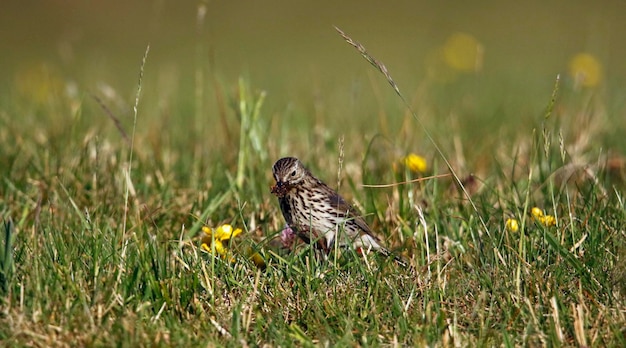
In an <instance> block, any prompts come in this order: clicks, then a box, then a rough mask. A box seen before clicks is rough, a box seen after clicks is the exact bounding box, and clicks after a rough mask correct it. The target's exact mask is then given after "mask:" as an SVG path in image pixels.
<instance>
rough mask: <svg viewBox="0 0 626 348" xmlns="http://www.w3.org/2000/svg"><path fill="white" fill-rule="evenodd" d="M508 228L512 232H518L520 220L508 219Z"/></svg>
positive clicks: (506, 224)
mask: <svg viewBox="0 0 626 348" xmlns="http://www.w3.org/2000/svg"><path fill="white" fill-rule="evenodd" d="M505 226H506V229H507V230H509V231H511V232H517V231H518V230H519V222H518V221H517V219H506V223H505Z"/></svg>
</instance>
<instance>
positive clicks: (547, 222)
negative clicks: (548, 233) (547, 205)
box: [530, 207, 556, 227]
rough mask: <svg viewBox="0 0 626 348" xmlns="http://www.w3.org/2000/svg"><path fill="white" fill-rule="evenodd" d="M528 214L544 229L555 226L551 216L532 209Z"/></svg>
mask: <svg viewBox="0 0 626 348" xmlns="http://www.w3.org/2000/svg"><path fill="white" fill-rule="evenodd" d="M530 213H531V215H532V216H533V218H535V220H536V221H538V222H539V223H540V224H542V225H544V226H546V227H550V226H556V218H555V217H554V216H552V215H546V214H544V213H543V210H541V209H539V208H537V207H534V208H532V209H531V210H530Z"/></svg>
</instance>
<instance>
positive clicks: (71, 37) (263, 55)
mask: <svg viewBox="0 0 626 348" xmlns="http://www.w3.org/2000/svg"><path fill="white" fill-rule="evenodd" d="M625 10H626V6H625V5H624V4H623V3H622V2H620V1H599V2H589V1H548V2H546V1H528V2H510V1H473V2H461V1H440V2H423V1H393V2H389V3H383V2H380V1H340V2H338V1H315V2H299V1H295V2H294V1H204V2H202V1H119V0H114V1H3V2H2V4H1V5H0V50H1V52H2V57H1V58H0V59H1V61H2V64H1V65H0V76H3V78H2V85H1V86H0V87H1V88H2V90H3V93H2V94H3V95H4V96H5V97H4V98H9V99H10V101H11V103H14V102H15V101H20V102H21V103H22V104H25V105H31V106H32V105H33V104H36V103H38V102H42V103H43V101H42V100H46V98H47V97H46V95H49V94H50V91H51V90H52V91H54V93H62V94H65V93H74V94H76V95H78V96H83V97H84V96H85V95H88V94H94V95H97V96H99V97H101V98H103V99H104V101H105V103H106V104H107V105H109V107H111V108H112V109H113V111H114V112H116V113H120V114H122V115H124V114H129V113H130V112H129V107H128V106H129V105H132V103H133V101H134V94H135V90H136V86H137V76H138V71H139V67H140V63H141V57H142V55H143V53H144V50H145V48H146V46H147V45H148V44H149V45H150V47H151V50H150V54H149V56H148V60H147V64H146V68H145V81H144V86H143V88H144V94H145V97H144V99H143V100H142V111H143V114H144V116H143V117H141V118H140V128H141V125H143V123H142V122H149V121H146V120H151V119H154V117H157V116H159V115H161V116H162V115H163V113H164V111H163V110H168V111H167V113H168V114H169V116H168V117H169V120H170V122H171V121H172V120H177V119H180V120H185V117H190V115H194V114H195V115H196V116H195V117H196V120H195V121H194V123H193V124H194V125H195V126H196V127H206V128H204V129H202V131H203V132H210V131H211V129H212V128H211V125H212V124H215V122H216V121H217V119H218V118H217V117H218V116H217V114H218V113H219V105H218V104H219V103H218V102H217V101H216V98H217V97H216V95H217V94H220V93H223V94H225V95H232V94H233V93H234V92H235V91H236V84H237V82H236V81H237V78H238V77H240V76H243V77H245V78H247V79H249V81H250V85H251V86H252V88H253V89H254V90H264V91H266V92H267V93H268V97H267V100H266V103H265V105H264V109H263V110H264V114H265V115H280V118H279V120H284V121H286V122H287V123H289V122H292V121H293V122H294V123H298V122H300V121H303V120H307V119H308V120H310V121H307V124H309V125H310V124H313V123H314V124H323V125H324V127H326V128H328V129H331V130H333V129H334V131H333V135H335V134H340V133H341V132H342V129H341V128H342V126H343V124H339V125H338V127H337V126H335V125H336V121H344V120H345V121H350V122H351V124H352V125H354V127H355V129H356V130H358V131H363V130H365V131H369V133H370V134H374V133H379V132H382V133H387V135H390V136H395V135H396V134H397V132H399V129H401V128H402V127H403V117H402V115H403V114H404V113H405V110H404V109H403V108H402V106H401V105H400V102H399V100H398V98H397V97H396V96H394V95H393V91H392V90H391V89H390V88H388V86H386V82H385V81H384V78H382V77H381V76H380V75H379V74H378V73H376V72H375V70H374V69H372V68H371V67H370V66H369V65H368V64H367V63H366V62H365V61H364V60H363V59H361V58H360V57H359V55H358V53H357V52H356V51H355V50H354V49H353V48H351V47H350V46H348V45H347V44H346V43H345V42H344V41H343V40H342V39H341V37H340V36H339V35H338V34H337V33H336V32H335V30H334V29H333V25H336V26H338V27H340V28H341V29H343V30H344V31H345V32H346V33H347V34H348V35H350V36H351V37H352V38H354V39H355V40H357V41H359V42H360V43H362V44H363V45H364V46H365V47H366V48H367V49H368V51H369V52H370V53H371V54H372V55H374V56H375V57H376V58H377V59H379V60H381V61H382V62H383V63H384V64H385V65H386V66H387V68H388V69H389V71H390V73H391V75H392V76H393V77H394V79H395V80H396V82H397V83H398V85H399V87H400V89H401V90H402V91H403V93H404V94H405V95H406V96H407V98H408V99H410V101H411V103H412V104H413V105H414V106H415V108H416V109H417V111H418V113H419V114H420V117H422V118H424V120H425V122H426V124H427V125H429V126H433V125H437V124H439V123H441V122H444V124H443V125H444V127H443V128H444V130H443V131H442V132H445V128H446V127H448V126H449V124H447V123H445V122H447V121H442V120H449V119H450V116H451V115H455V116H457V117H458V118H459V120H457V121H454V122H458V123H459V128H460V129H466V130H467V131H468V132H477V133H478V134H477V135H481V134H482V133H485V134H488V133H490V132H493V131H494V130H496V129H501V128H504V129H508V130H509V132H515V131H517V130H519V127H520V126H523V125H524V124H527V120H528V119H540V118H541V116H542V115H543V112H544V111H543V110H544V109H545V107H546V105H547V103H548V101H549V98H550V95H551V91H552V88H553V86H554V80H555V77H556V75H557V74H561V77H562V79H561V86H562V87H561V89H562V90H563V94H565V95H567V92H568V91H570V92H572V94H571V95H572V98H573V99H577V98H579V97H580V99H584V98H587V96H588V95H590V94H593V95H594V96H598V95H599V96H600V98H604V99H601V102H602V103H603V105H604V107H605V109H606V110H608V112H607V116H606V117H608V118H609V120H611V123H614V124H615V125H616V126H617V129H618V130H623V128H624V125H623V124H624V117H623V115H624V109H623V104H624V98H623V97H622V95H623V94H624V93H623V90H622V88H621V86H622V84H623V82H624V76H625V73H626V65H625V64H624V63H623V62H624V59H625V58H626V45H625V44H624V43H625V42H624V37H623V33H624V32H626V11H625ZM459 34H460V35H461V37H462V38H469V39H470V44H472V43H473V44H474V47H471V45H470V47H469V48H468V46H467V42H465V46H463V41H462V40H461V43H460V47H456V48H455V47H454V42H451V40H452V41H454V40H453V39H454V38H455V35H457V36H456V37H458V35H459ZM471 40H474V41H471ZM447 45H448V46H449V45H452V47H451V48H450V47H448V46H447ZM446 49H447V50H448V51H447V52H448V53H449V54H452V55H456V56H458V57H457V58H458V59H460V60H461V64H464V63H463V60H465V61H466V63H465V64H466V65H467V67H466V68H465V69H458V67H456V68H455V67H454V66H450V59H448V60H446V58H445V57H444V58H442V57H443V56H442V55H445V54H446V53H442V52H446ZM455 50H456V51H455ZM473 50H475V51H473ZM580 53H585V54H587V57H591V59H592V62H591V63H589V62H587V63H585V62H583V63H581V64H582V65H583V67H582V68H579V69H583V70H584V69H587V68H588V67H587V66H586V65H585V64H592V65H593V66H592V67H591V68H590V69H592V70H593V69H595V70H593V71H596V72H597V74H598V76H596V77H594V78H595V80H594V81H595V82H592V83H588V84H590V86H586V85H585V84H584V83H583V84H581V83H580V81H578V82H577V81H576V76H575V73H573V72H572V67H571V64H572V59H573V58H574V57H575V56H576V55H577V54H580ZM448 58H449V57H448ZM453 59H454V57H453ZM467 61H468V62H469V63H467ZM594 64H595V65H594ZM468 67H469V68H468ZM598 69H599V70H598ZM200 73H201V75H202V77H201V79H199V77H198V76H199V75H198V74H200ZM583 74H589V73H588V72H586V70H584V72H583ZM587 81H588V82H589V80H587ZM199 84H201V85H202V86H203V87H202V88H200V89H199V88H198V86H199ZM217 85H220V86H226V90H225V91H220V92H219V93H216V91H215V90H213V89H212V87H215V86H217ZM56 89H58V91H57V90H56ZM197 93H200V95H201V99H202V101H203V105H202V108H200V109H198V104H197V102H198V99H197V97H198V94H197ZM576 93H578V94H576ZM113 96H117V97H118V98H119V100H122V101H125V102H126V103H127V105H125V106H120V107H119V108H116V104H115V103H114V99H115V98H114V97H113ZM107 97H108V98H107ZM5 103H6V100H5ZM122 104H123V103H122ZM94 105H96V104H95V102H93V101H92V100H89V101H88V102H87V106H88V107H92V106H94ZM85 107H86V106H85V105H83V106H82V108H83V109H84V108H85ZM96 107H97V106H96ZM389 107H391V109H389ZM22 111H24V109H22V110H21V111H20V112H22ZM31 111H33V110H27V111H24V112H25V113H28V112H31ZM381 113H384V114H385V115H386V116H385V117H386V118H387V119H388V120H387V121H385V122H386V124H383V122H369V120H378V119H380V114H381ZM101 114H102V113H101V112H98V113H97V114H96V115H98V116H99V115H101ZM90 115H91V114H90ZM146 115H147V116H146ZM395 115H398V117H396V116H395ZM43 116H45V112H43V113H40V114H39V116H38V117H43ZM150 116H152V117H150ZM198 117H201V120H198ZM90 118H91V117H90ZM396 118H397V119H396ZM101 119H102V120H101V122H103V124H108V123H110V122H109V121H108V120H106V117H104V116H103V117H101ZM91 121H92V122H95V120H93V119H92V120H91ZM109 127H112V125H110V124H109ZM466 127H467V128H466ZM435 128H436V127H435Z"/></svg>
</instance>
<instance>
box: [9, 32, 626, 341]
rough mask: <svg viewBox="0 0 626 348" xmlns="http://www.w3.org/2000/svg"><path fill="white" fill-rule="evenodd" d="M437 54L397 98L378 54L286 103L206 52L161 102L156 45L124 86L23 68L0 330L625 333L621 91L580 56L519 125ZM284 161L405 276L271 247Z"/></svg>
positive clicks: (285, 335)
mask: <svg viewBox="0 0 626 348" xmlns="http://www.w3.org/2000/svg"><path fill="white" fill-rule="evenodd" d="M337 38H338V40H341V37H340V36H339V35H337ZM355 39H363V40H364V41H366V40H365V39H366V38H355ZM457 39H459V40H461V47H464V46H463V42H467V41H463V40H468V39H470V41H471V37H470V36H465V37H460V38H459V37H457ZM452 41H454V40H452ZM342 44H344V45H345V47H346V50H347V51H349V50H352V51H349V52H350V54H352V57H353V59H354V61H355V64H363V66H367V63H366V62H365V61H363V59H362V57H361V55H360V53H359V52H357V51H354V48H353V47H350V45H349V44H346V43H345V42H344V43H342ZM474 46H476V45H474ZM451 47H452V48H450V47H448V49H449V50H451V51H450V52H451V53H450V52H449V54H451V55H452V58H451V60H450V59H448V60H445V59H444V60H443V61H437V62H434V63H433V66H432V68H433V69H434V70H433V71H434V73H435V74H434V75H429V76H427V77H426V78H424V79H423V80H422V82H420V83H419V84H418V85H417V86H416V88H414V89H410V90H408V91H405V90H403V89H402V86H400V87H399V92H400V94H401V95H402V97H401V96H400V95H398V94H397V93H395V91H394V88H393V86H390V85H389V84H388V82H389V81H388V80H389V79H390V78H396V76H394V75H393V70H394V69H393V68H392V67H391V66H389V69H390V71H391V72H390V73H389V72H386V70H385V69H383V68H382V65H381V64H382V63H386V62H384V61H383V62H379V61H373V62H372V63H373V65H372V66H368V67H367V69H364V71H366V73H365V74H366V75H367V77H366V78H362V79H361V80H359V81H361V83H360V84H358V83H357V84H355V85H353V87H354V88H353V89H345V90H343V91H338V90H337V89H332V93H331V92H327V91H325V90H324V86H313V87H311V89H312V90H315V91H316V93H313V94H312V95H311V96H308V97H302V96H300V97H299V98H294V99H293V100H290V101H288V103H287V104H286V105H282V106H280V107H277V108H271V107H268V103H269V100H271V98H272V96H271V95H267V94H266V93H265V92H264V91H263V89H261V88H258V87H256V86H255V82H254V80H253V79H250V78H241V79H239V80H234V81H233V80H225V81H224V80H221V79H220V78H219V74H217V73H215V72H213V71H211V69H209V68H208V67H206V66H204V65H201V64H199V65H198V66H197V67H196V68H195V69H196V70H195V71H196V74H195V75H194V76H195V77H194V81H193V82H191V83H189V84H188V87H187V88H188V89H187V90H186V93H182V92H181V93H177V92H174V91H172V90H171V88H172V87H171V85H170V82H171V80H169V79H168V78H167V76H168V75H167V73H165V75H164V76H165V77H163V75H161V73H157V72H154V71H152V70H151V68H150V59H151V55H150V54H151V53H150V52H149V51H146V54H145V56H144V60H143V61H142V62H141V63H139V64H137V65H135V70H136V74H135V75H133V79H134V80H135V81H137V82H136V83H134V84H132V85H131V86H130V87H129V90H131V91H133V92H132V93H121V92H120V91H118V90H115V89H110V88H106V86H105V87H102V88H99V89H96V90H95V92H94V91H91V92H90V91H80V90H79V91H76V86H75V85H73V83H72V82H71V81H68V80H66V79H64V77H63V75H62V74H58V73H57V72H55V71H54V70H50V69H49V68H47V67H46V66H40V65H37V66H33V67H31V68H29V69H27V70H25V71H22V72H21V73H20V74H21V75H20V74H17V75H16V78H15V79H14V80H12V82H11V83H10V84H9V85H8V86H7V91H8V92H7V93H5V94H4V95H3V96H2V99H1V100H0V125H1V126H0V141H1V142H2V144H4V145H3V146H2V147H1V149H0V171H1V173H0V176H1V177H2V182H1V183H0V216H1V218H2V222H3V224H2V230H1V232H0V237H2V238H1V242H0V309H1V311H0V341H1V342H2V343H1V344H2V345H5V346H113V345H115V346H207V345H208V346H213V345H215V346H258V345H261V346H263V345H268V346H315V345H322V346H326V345H338V346H370V345H373V346H379V345H383V346H424V345H430V346H520V345H525V346H626V329H624V328H625V327H626V300H625V296H626V235H625V234H626V207H625V204H626V203H625V202H624V199H625V197H624V192H625V187H626V157H625V156H626V140H625V139H624V137H623V134H624V131H625V129H624V128H625V125H624V117H623V115H624V111H625V110H624V105H623V96H622V95H623V93H624V89H623V86H622V87H619V88H617V87H615V84H614V81H613V82H611V81H607V80H608V79H607V78H606V76H604V77H602V78H601V77H598V81H595V82H594V81H591V80H589V79H590V78H591V77H593V76H594V75H593V74H592V72H593V68H594V67H595V65H593V64H597V62H596V61H595V60H594V57H592V56H580V57H578V58H579V59H581V62H582V63H581V62H578V64H580V65H579V66H578V67H577V66H576V63H575V59H574V60H573V61H572V63H571V64H570V70H569V71H568V72H566V73H564V74H562V75H560V77H559V79H558V80H557V79H556V76H557V74H556V73H554V74H553V75H550V76H549V78H546V81H547V82H546V83H544V87H545V88H544V89H542V90H541V92H537V93H535V94H533V95H532V96H529V97H531V98H529V100H528V103H529V104H532V105H540V106H541V107H540V108H539V109H537V108H535V109H534V112H532V108H526V109H523V110H524V112H528V114H525V115H523V117H522V116H521V115H520V112H519V110H514V109H513V108H512V104H506V103H504V102H503V100H504V99H507V98H508V95H507V94H506V93H513V94H515V93H516V91H515V90H514V89H513V90H511V89H510V88H506V86H502V85H501V84H498V81H489V80H487V79H485V78H481V77H480V76H479V74H477V73H476V72H477V67H476V66H475V65H473V64H470V66H471V68H469V69H468V68H467V67H466V66H467V64H466V63H465V61H464V60H463V59H464V58H462V59H461V60H455V59H454V57H456V56H457V55H458V56H460V57H466V56H467V55H468V54H467V51H466V50H465V49H463V48H461V49H460V50H461V51H460V52H461V53H458V52H457V51H455V49H456V48H455V47H456V46H454V45H452V46H451ZM357 48H358V47H357ZM445 48H446V47H444V49H445ZM370 53H371V54H373V55H374V56H376V52H370ZM469 55H470V56H471V62H474V63H475V62H476V61H477V59H479V58H478V57H477V56H475V55H472V54H471V53H470V54H469ZM137 58H138V59H137V60H138V61H139V60H140V59H139V58H140V57H137ZM370 58H371V57H370ZM585 59H586V60H585ZM576 69H581V71H584V72H585V75H584V76H583V77H582V80H579V79H578V78H579V77H580V76H576V71H578V70H576ZM585 69H587V70H585ZM589 69H591V70H589ZM155 75H156V76H155ZM136 76H139V78H138V79H137V78H136ZM216 76H217V77H216ZM442 77H443V79H441V78H442ZM368 78H369V79H368ZM519 78H520V79H523V77H522V74H520V75H519ZM585 78H586V80H585ZM602 79H604V80H602ZM399 80H407V77H406V76H400V77H399ZM363 81H367V82H363ZM592 82H594V83H592ZM189 85H191V86H192V87H189ZM365 89H366V90H367V91H365V92H364V91H363V90H365ZM477 89H481V93H477V92H476V90H477ZM505 90H506V93H505V92H504V91H505ZM485 91H487V92H485ZM520 93H522V92H520ZM331 94H332V95H331ZM123 96H127V97H123ZM402 98H406V103H404V102H403V101H402ZM274 103H275V104H276V102H274ZM503 105H504V106H503ZM529 110H531V111H529ZM285 155H293V156H297V157H299V158H300V159H301V160H302V161H303V162H304V163H305V164H306V165H307V166H308V167H309V168H310V169H311V171H312V172H313V173H315V174H316V176H318V177H320V178H321V179H323V180H324V181H326V182H327V183H328V184H329V185H330V186H331V187H334V188H337V189H338V190H339V191H340V192H341V193H342V194H343V195H344V196H345V197H347V198H349V200H350V201H351V202H352V203H353V204H354V205H355V206H356V207H357V208H358V209H359V210H360V211H361V212H363V214H364V216H365V219H366V220H367V221H368V223H369V224H370V225H371V226H372V227H373V229H374V230H375V231H376V232H377V234H378V235H379V236H380V237H381V238H382V239H383V240H384V242H385V243H386V245H387V246H388V247H389V248H390V249H392V250H393V251H394V252H395V253H397V254H398V255H402V257H403V258H405V259H406V260H408V261H409V263H410V265H411V267H409V268H402V267H399V266H398V265H397V264H395V263H394V262H393V261H391V260H389V259H385V258H383V257H378V256H376V255H367V256H366V257H365V258H364V257H362V256H360V255H357V254H356V253H354V252H352V251H351V250H344V251H343V252H342V253H341V254H339V253H337V254H333V255H331V257H330V260H328V261H326V262H324V261H320V260H318V259H317V258H316V257H315V255H314V253H313V252H312V250H311V249H310V248H309V247H307V245H304V244H298V245H295V246H293V247H292V248H290V249H289V248H286V247H285V246H284V245H282V244H284V243H281V239H280V238H281V236H282V235H281V233H282V231H283V228H284V220H283V218H282V216H281V214H280V210H279V208H278V205H277V202H276V199H275V197H273V196H272V195H271V194H270V190H269V187H270V185H272V184H273V180H272V177H271V165H272V163H273V162H274V161H275V160H276V159H278V158H280V157H281V156H285ZM450 169H452V171H451V170H450ZM450 174H453V175H450ZM435 175H437V176H441V177H438V178H433V179H425V180H421V181H415V179H420V178H425V177H428V176H435ZM409 181H411V182H409ZM376 185H381V186H382V187H378V186H376ZM225 224H229V225H231V226H232V227H233V228H234V229H240V230H241V232H240V233H238V234H237V235H230V236H220V235H218V233H217V231H218V230H220V227H221V231H223V230H224V225H225ZM203 226H207V227H210V228H211V229H212V231H213V237H212V238H208V237H207V233H206V232H204V231H203ZM205 230H206V229H205ZM203 245H204V246H203ZM222 248H223V249H222Z"/></svg>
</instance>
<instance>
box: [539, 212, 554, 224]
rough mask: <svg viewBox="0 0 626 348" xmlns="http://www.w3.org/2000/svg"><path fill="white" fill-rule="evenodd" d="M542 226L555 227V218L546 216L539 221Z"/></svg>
mask: <svg viewBox="0 0 626 348" xmlns="http://www.w3.org/2000/svg"><path fill="white" fill-rule="evenodd" d="M540 222H541V223H542V224H543V225H544V226H547V227H550V226H556V218H555V217H554V216H552V215H546V216H544V217H543V219H541V221H540Z"/></svg>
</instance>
